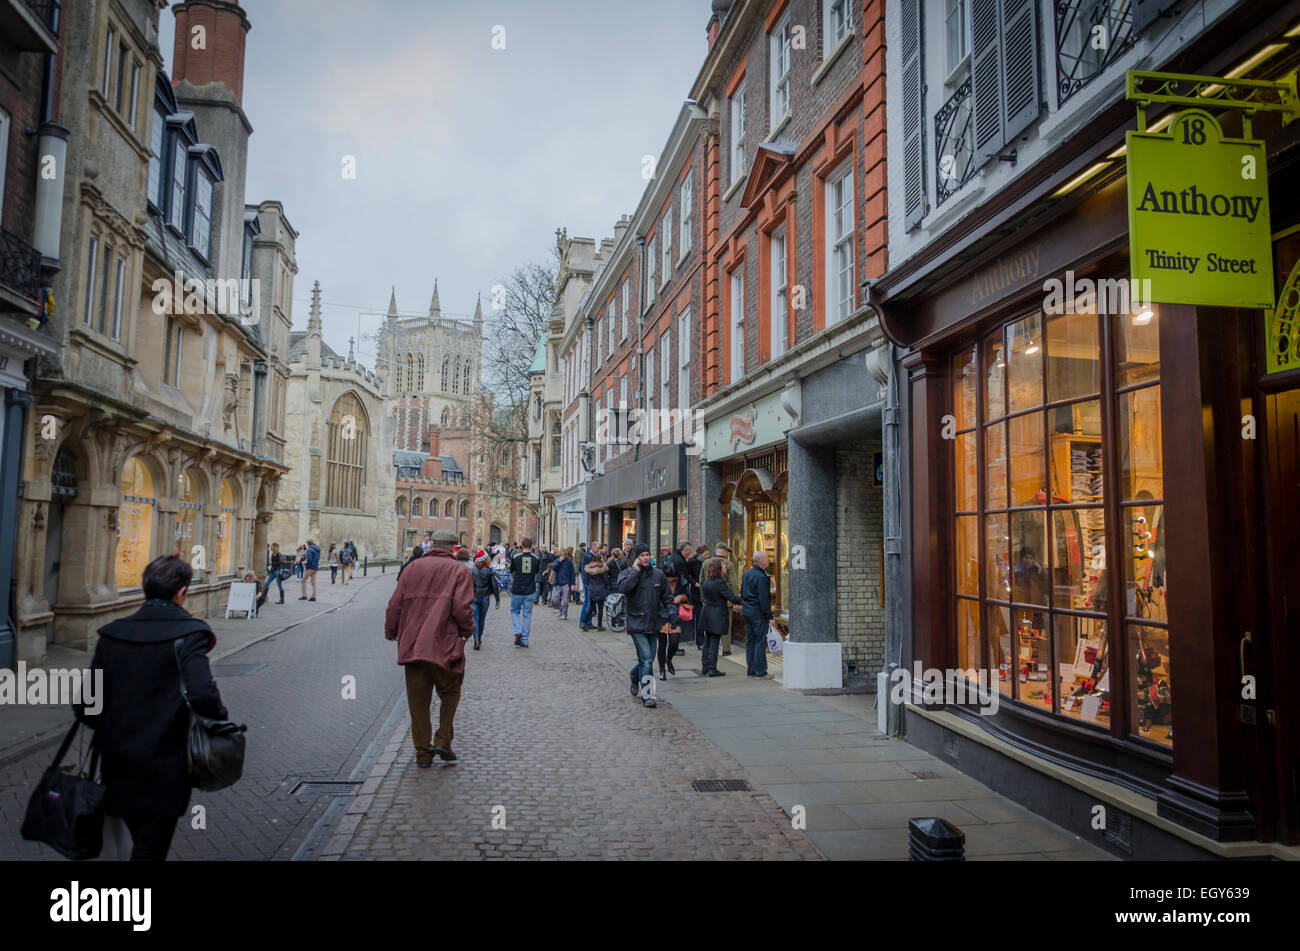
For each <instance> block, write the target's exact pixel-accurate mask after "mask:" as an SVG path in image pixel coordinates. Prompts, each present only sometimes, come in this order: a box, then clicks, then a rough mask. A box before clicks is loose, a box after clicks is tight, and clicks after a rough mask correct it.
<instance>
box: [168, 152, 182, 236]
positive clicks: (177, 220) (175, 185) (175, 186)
mask: <svg viewBox="0 0 1300 951" xmlns="http://www.w3.org/2000/svg"><path fill="white" fill-rule="evenodd" d="M185 155H186V149H185V142H184V140H182V139H181V137H180V135H173V136H172V163H171V164H172V169H171V182H172V188H171V215H170V216H169V217H168V219H167V223H168V224H170V225H171V226H172V227H173V228H175V229H176V230H177V231H184V229H185Z"/></svg>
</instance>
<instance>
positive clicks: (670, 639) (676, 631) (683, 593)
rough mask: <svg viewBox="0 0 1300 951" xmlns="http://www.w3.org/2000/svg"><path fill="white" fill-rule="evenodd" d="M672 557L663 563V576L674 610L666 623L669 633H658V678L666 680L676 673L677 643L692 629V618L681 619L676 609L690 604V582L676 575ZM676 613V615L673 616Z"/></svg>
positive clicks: (688, 635) (687, 606)
mask: <svg viewBox="0 0 1300 951" xmlns="http://www.w3.org/2000/svg"><path fill="white" fill-rule="evenodd" d="M673 561H674V560H673V559H667V560H666V561H665V563H664V569H663V570H664V577H666V578H667V579H668V596H669V598H670V599H671V600H672V603H673V606H674V607H675V609H676V610H672V609H670V611H669V614H670V617H669V619H668V623H669V624H670V625H672V627H671V628H670V629H669V630H670V633H668V634H664V633H662V632H661V633H660V634H659V679H660V680H667V679H668V675H669V674H676V673H677V670H676V669H675V668H674V667H673V657H674V656H675V655H676V654H677V645H678V644H679V643H681V640H682V638H683V637H691V636H692V631H694V626H693V625H694V623H695V622H694V621H693V620H683V619H682V618H681V616H680V615H678V614H677V611H680V610H681V609H682V608H683V607H684V608H687V609H688V610H689V609H690V606H691V583H690V581H689V580H687V579H686V578H685V577H684V575H678V573H677V572H678V568H677V566H676V565H675V564H674V563H673ZM673 615H676V616H673Z"/></svg>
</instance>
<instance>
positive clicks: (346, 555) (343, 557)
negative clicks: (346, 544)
mask: <svg viewBox="0 0 1300 951" xmlns="http://www.w3.org/2000/svg"><path fill="white" fill-rule="evenodd" d="M339 564H340V565H350V564H352V552H350V551H349V550H348V549H346V548H344V549H343V550H342V551H341V552H339Z"/></svg>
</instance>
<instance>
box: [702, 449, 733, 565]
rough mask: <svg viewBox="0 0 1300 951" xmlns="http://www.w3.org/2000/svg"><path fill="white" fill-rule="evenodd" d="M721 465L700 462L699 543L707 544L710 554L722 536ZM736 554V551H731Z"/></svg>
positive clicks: (721, 539)
mask: <svg viewBox="0 0 1300 951" xmlns="http://www.w3.org/2000/svg"><path fill="white" fill-rule="evenodd" d="M721 494H722V467H721V466H716V465H709V464H708V463H701V464H700V533H701V535H700V542H699V543H700V544H701V545H708V546H709V554H710V556H712V554H713V550H714V546H716V545H717V544H718V542H719V541H723V540H724V539H723V537H722V503H721V502H719V501H718V496H720V495H721ZM733 554H736V552H733Z"/></svg>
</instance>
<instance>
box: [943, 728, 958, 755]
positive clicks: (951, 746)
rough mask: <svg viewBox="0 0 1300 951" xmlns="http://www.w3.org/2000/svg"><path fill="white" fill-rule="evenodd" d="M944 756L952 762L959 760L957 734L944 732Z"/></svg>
mask: <svg viewBox="0 0 1300 951" xmlns="http://www.w3.org/2000/svg"><path fill="white" fill-rule="evenodd" d="M943 755H944V756H946V757H948V758H949V759H950V760H956V759H957V734H956V733H954V732H952V730H944V731H943Z"/></svg>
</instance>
